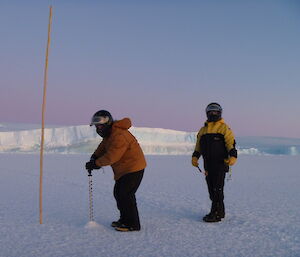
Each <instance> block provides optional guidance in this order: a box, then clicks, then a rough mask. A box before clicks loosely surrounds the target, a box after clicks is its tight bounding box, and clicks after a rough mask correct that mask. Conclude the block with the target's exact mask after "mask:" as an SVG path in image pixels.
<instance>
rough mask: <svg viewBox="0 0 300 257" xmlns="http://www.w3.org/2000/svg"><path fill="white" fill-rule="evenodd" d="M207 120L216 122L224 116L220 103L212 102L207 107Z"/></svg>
mask: <svg viewBox="0 0 300 257" xmlns="http://www.w3.org/2000/svg"><path fill="white" fill-rule="evenodd" d="M205 111H206V116H207V121H213V122H216V121H218V120H220V119H221V118H222V107H221V105H219V104H218V103H210V104H209V105H207V107H206V109H205Z"/></svg>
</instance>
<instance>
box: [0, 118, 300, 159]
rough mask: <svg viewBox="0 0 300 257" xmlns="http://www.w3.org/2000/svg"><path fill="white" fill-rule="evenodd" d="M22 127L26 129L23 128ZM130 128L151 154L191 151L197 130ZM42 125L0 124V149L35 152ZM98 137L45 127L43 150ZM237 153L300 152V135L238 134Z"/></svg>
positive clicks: (82, 144) (88, 144)
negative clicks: (264, 135) (292, 136)
mask: <svg viewBox="0 0 300 257" xmlns="http://www.w3.org/2000/svg"><path fill="white" fill-rule="evenodd" d="M22 128H25V129H22ZM130 131H131V132H132V133H133V134H134V136H135V137H136V138H137V139H138V141H139V143H140V145H141V147H142V148H143V151H144V152H145V153H146V154H148V155H149V154H152V155H183V154H184V155H191V153H192V152H193V150H194V147H195V142H196V132H184V131H176V130H170V129H161V128H136V127H132V128H131V129H130ZM40 138H41V129H40V128H39V127H38V126H37V125H30V124H29V125H28V124H27V125H25V124H4V123H2V124H0V152H23V153H35V152H39V150H40V140H41V139H40ZM100 140H101V138H100V137H99V136H98V135H97V134H96V132H95V129H94V127H90V126H87V125H82V126H70V127H53V126H50V127H49V128H46V129H45V146H44V149H45V152H48V153H90V152H92V151H93V150H94V149H95V148H96V146H97V145H98V144H99V142H100ZM237 146H238V151H239V154H251V155H261V154H276V155H300V139H294V138H274V137H238V138H237Z"/></svg>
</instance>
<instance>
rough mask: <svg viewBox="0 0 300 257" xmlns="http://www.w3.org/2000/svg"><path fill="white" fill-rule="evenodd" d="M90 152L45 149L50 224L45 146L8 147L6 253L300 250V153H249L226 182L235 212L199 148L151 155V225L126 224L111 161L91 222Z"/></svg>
mask: <svg viewBox="0 0 300 257" xmlns="http://www.w3.org/2000/svg"><path fill="white" fill-rule="evenodd" d="M88 158H89V155H87V154H85V155H84V154H76V155H75V154H72V155H68V154H63V155H62V154H46V155H45V160H44V178H43V181H44V193H43V210H44V212H43V213H44V215H43V217H44V219H43V220H44V224H42V225H40V224H39V211H38V202H39V200H38V192H39V156H38V155H37V154H16V153H9V154H7V153H2V154H0V163H1V180H0V183H1V184H0V230H1V237H0V256H1V257H20V256H22V257H35V256H37V257H58V256H59V257H71V256H72V257H98V256H99V257H106V256H110V257H118V256H120V257H121V256H122V257H124V256H130V257H138V256H139V257H154V256H155V257H158V256H159V257H183V256H189V257H190V256H194V257H200V256H203V257H219V256H222V257H223V256H226V257H233V256H234V257H241V256H243V257H248V256H249V257H268V256H270V257H299V256H300V215H299V214H300V201H299V198H300V179H299V178H300V173H299V166H300V156H299V155H297V156H259V155H256V156H251V155H241V156H240V157H239V159H238V162H237V164H236V165H235V166H234V167H233V175H232V180H230V181H229V182H226V185H225V204H226V217H225V219H224V220H223V221H222V222H220V223H215V224H207V223H204V222H202V216H204V215H205V214H206V213H207V212H208V211H209V208H210V201H209V200H208V194H207V189H206V184H205V181H204V177H203V175H202V174H201V173H199V172H198V171H197V169H195V168H193V167H192V166H191V164H190V156H147V162H148V167H147V168H146V170H145V175H144V179H143V181H142V183H141V186H140V188H139V190H138V192H137V201H138V206H139V211H140V218H141V224H142V230H141V231H139V232H128V233H125V232H117V231H115V230H114V229H113V228H111V227H110V223H111V221H113V220H116V219H117V218H118V212H117V209H116V204H115V201H114V198H113V195H112V190H113V185H114V181H113V179H112V172H111V168H110V167H105V169H104V172H103V171H101V170H100V171H95V172H94V175H93V183H94V216H95V222H96V224H95V223H94V224H89V222H88V217H89V215H88V213H89V212H88V177H87V173H86V171H85V170H84V168H83V167H84V163H85V162H86V161H87V160H88Z"/></svg>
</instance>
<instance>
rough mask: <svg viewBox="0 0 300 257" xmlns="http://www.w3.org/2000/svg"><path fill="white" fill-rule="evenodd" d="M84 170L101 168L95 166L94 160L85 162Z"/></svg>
mask: <svg viewBox="0 0 300 257" xmlns="http://www.w3.org/2000/svg"><path fill="white" fill-rule="evenodd" d="M85 168H86V169H87V170H99V169H100V168H101V167H99V166H97V165H96V161H95V160H91V161H89V162H87V163H86V164H85Z"/></svg>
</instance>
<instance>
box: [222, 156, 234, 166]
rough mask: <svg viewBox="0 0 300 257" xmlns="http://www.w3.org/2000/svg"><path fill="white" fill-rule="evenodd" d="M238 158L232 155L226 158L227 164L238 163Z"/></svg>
mask: <svg viewBox="0 0 300 257" xmlns="http://www.w3.org/2000/svg"><path fill="white" fill-rule="evenodd" d="M236 160H237V159H236V158H235V157H233V156H230V157H229V159H226V160H224V162H225V164H227V165H228V166H232V165H234V164H235V163H236Z"/></svg>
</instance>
